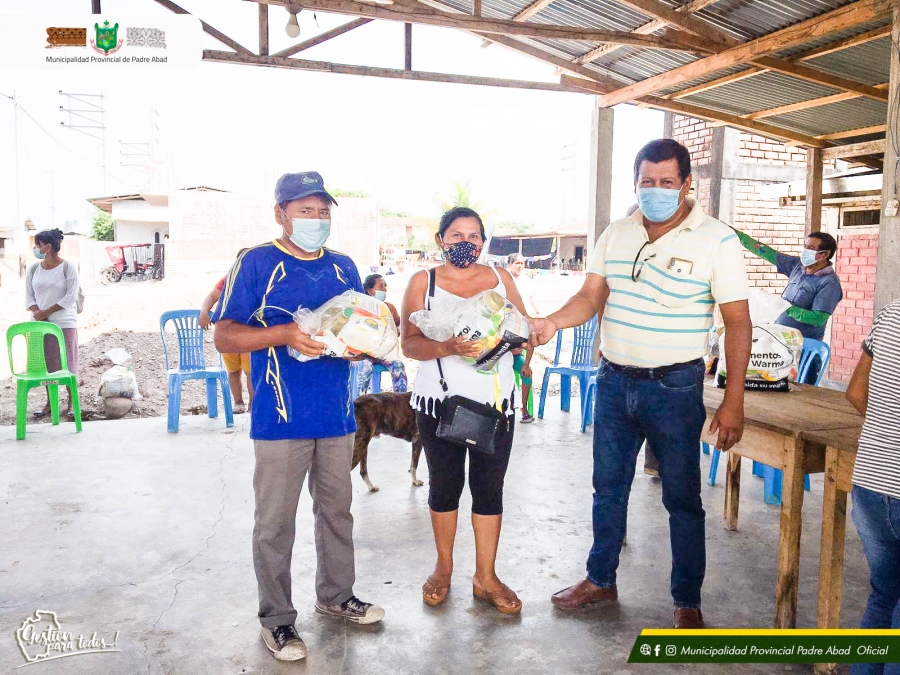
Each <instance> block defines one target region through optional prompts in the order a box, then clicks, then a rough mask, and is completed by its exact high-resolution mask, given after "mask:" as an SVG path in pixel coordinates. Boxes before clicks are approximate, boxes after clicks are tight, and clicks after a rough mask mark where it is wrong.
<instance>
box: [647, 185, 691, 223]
mask: <svg viewBox="0 0 900 675" xmlns="http://www.w3.org/2000/svg"><path fill="white" fill-rule="evenodd" d="M680 196H681V189H680V188H679V189H678V190H671V189H669V188H651V187H642V188H638V191H637V199H638V206H640V207H641V213H643V214H644V217H645V218H646V219H647V220H650V221H652V222H654V223H664V222H666V221H667V220H668V219H669V218H671V217H672V216H674V215H675V212H676V211H677V210H678V207H679V206H681V200H679V197H680Z"/></svg>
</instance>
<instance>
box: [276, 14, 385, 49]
mask: <svg viewBox="0 0 900 675" xmlns="http://www.w3.org/2000/svg"><path fill="white" fill-rule="evenodd" d="M367 23H372V19H353V21H348V22H347V23H345V24H343V25H341V26H338V27H337V28H332V29H331V30H327V31H325V32H324V33H320V34H319V35H316V36H315V37H311V38H309V40H304V41H303V42H300V43H298V44H295V45H294V46H293V47H288V48H287V49H282V50H281V51H280V52H276V53H275V54H273V55H272V56H278V57H282V58H287V57H288V56H292V55H294V54H297V53H298V52H302V51H303V50H305V49H309V48H310V47H315V46H316V45H320V44H322V43H323V42H326V41H328V40H331V39H332V38H336V37H337V36H338V35H343V34H344V33H347V32H349V31H351V30H354V29H355V28H359V27H360V26H365V25H366V24H367Z"/></svg>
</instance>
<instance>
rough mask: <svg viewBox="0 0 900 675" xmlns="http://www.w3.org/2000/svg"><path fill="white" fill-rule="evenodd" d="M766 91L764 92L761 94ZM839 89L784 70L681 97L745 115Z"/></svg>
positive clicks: (686, 100) (696, 103)
mask: <svg viewBox="0 0 900 675" xmlns="http://www.w3.org/2000/svg"><path fill="white" fill-rule="evenodd" d="M763 92H765V95H761V94H762V93H763ZM839 92H840V90H839V89H831V88H829V87H823V86H821V85H818V84H813V83H812V82H805V81H804V80H798V79H797V78H795V77H789V76H787V75H782V74H781V73H773V72H768V73H761V74H759V75H755V76H754V77H748V78H747V79H744V80H738V81H737V82H732V83H729V84H726V85H722V86H721V87H716V88H715V89H709V90H707V91H704V92H700V93H697V94H694V95H693V96H686V97H684V98H683V99H681V100H682V101H684V102H685V103H692V104H694V105H702V106H708V107H712V106H716V107H717V108H718V109H723V110H724V109H727V110H728V111H729V112H733V113H735V114H737V115H743V114H746V113H750V112H756V111H758V110H769V109H770V108H779V107H781V106H783V105H790V104H792V103H800V102H801V101H809V100H810V99H814V98H821V97H823V96H831V95H832V94H837V93H839Z"/></svg>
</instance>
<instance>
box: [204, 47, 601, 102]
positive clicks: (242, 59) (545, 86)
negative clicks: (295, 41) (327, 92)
mask: <svg viewBox="0 0 900 675" xmlns="http://www.w3.org/2000/svg"><path fill="white" fill-rule="evenodd" d="M203 60H204V61H215V62H219V63H236V64H242V65H252V66H268V67H273V68H293V69H295V70H312V71H316V72H326V73H341V74H344V75H362V76H366V77H387V78H391V79H398V80H418V81H422V82H451V83H455V84H476V85H484V86H489V87H507V88H512V89H536V90H539V91H562V92H571V93H584V91H583V90H582V89H580V88H576V87H571V86H568V85H566V84H558V83H555V82H527V81H523V80H505V79H500V78H494V77H474V76H469V75H447V74H446V73H432V72H426V71H420V70H400V69H394V68H370V67H367V66H348V65H346V64H343V63H330V62H328V61H308V60H306V59H286V58H282V57H279V56H258V55H256V54H236V53H234V52H226V51H219V50H215V49H204V50H203Z"/></svg>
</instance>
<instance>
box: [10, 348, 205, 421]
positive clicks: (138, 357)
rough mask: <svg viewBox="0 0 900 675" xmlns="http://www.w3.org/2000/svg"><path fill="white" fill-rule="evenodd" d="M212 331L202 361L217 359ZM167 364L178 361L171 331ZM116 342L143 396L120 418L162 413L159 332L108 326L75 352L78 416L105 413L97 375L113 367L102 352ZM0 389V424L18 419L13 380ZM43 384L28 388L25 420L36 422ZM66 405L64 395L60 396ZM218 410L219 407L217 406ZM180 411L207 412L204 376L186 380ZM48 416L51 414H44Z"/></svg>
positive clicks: (163, 371) (165, 404)
mask: <svg viewBox="0 0 900 675" xmlns="http://www.w3.org/2000/svg"><path fill="white" fill-rule="evenodd" d="M212 339H213V338H212V332H211V331H210V332H208V333H207V334H206V339H205V343H204V348H205V353H206V362H207V363H217V362H218V358H219V357H218V353H217V352H216V349H215V347H214V345H213V341H212ZM167 344H168V349H169V355H170V358H172V357H173V355H174V359H173V361H171V362H170V365H172V366H173V367H174V366H175V365H177V358H178V357H177V355H178V346H177V343H176V342H175V337H174V335H172V336H168V340H167ZM114 347H121V348H122V349H124V350H125V351H127V352H128V353H129V354H131V357H132V358H131V361H129V362H128V365H129V366H130V367H131V368H132V370H134V374H135V377H136V378H137V383H138V390H139V391H140V393H141V395H142V397H143V398H141V399H138V400H136V401H135V402H134V407H133V408H132V409H131V411H130V412H129V413H128V414H126V415H125V416H124V417H123V418H121V419H128V418H134V417H158V416H164V415H166V412H167V410H168V382H167V378H166V362H165V355H164V353H163V346H162V341H161V340H160V337H159V333H136V332H133V331H112V332H109V333H103V334H101V335H99V336H97V337H95V338H94V339H93V340H91V341H90V342H87V343H85V344H82V345H80V347H79V352H78V360H79V373H78V374H79V382H78V391H79V394H80V397H81V411H82V419H84V420H94V419H105V418H106V413H105V411H104V408H103V399H102V398H100V396H99V394H98V392H99V390H100V377H101V376H102V375H103V373H104V372H106V370H108V369H109V368H111V367H112V365H113V364H112V362H111V361H110V360H109V359H108V358H107V357H106V352H108V351H109V350H110V349H113V348H114ZM2 391H3V395H2V396H0V424H15V422H16V417H15V415H16V401H15V399H16V395H15V394H16V392H15V385H14V384H13V383H12V382H6V383H4V384H3V385H2ZM217 391H219V404H220V406H221V403H222V395H221V390H220V389H217ZM45 400H46V399H45V395H44V393H43V390H42V389H32V390H31V392H30V394H29V406H28V410H29V424H33V423H37V422H39V420H35V419H33V418H31V417H30V415H31V413H32V412H34V411H36V410H39V409H40V408H41V407H42V406H43V405H44V402H45ZM63 405H65V399H64V402H63ZM219 410H220V413H221V410H222V408H221V407H220V409H219ZM181 414H182V415H205V414H207V408H206V383H205V382H204V381H203V380H193V381H188V382H185V383H184V388H183V389H182V394H181ZM46 421H48V422H49V420H46Z"/></svg>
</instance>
